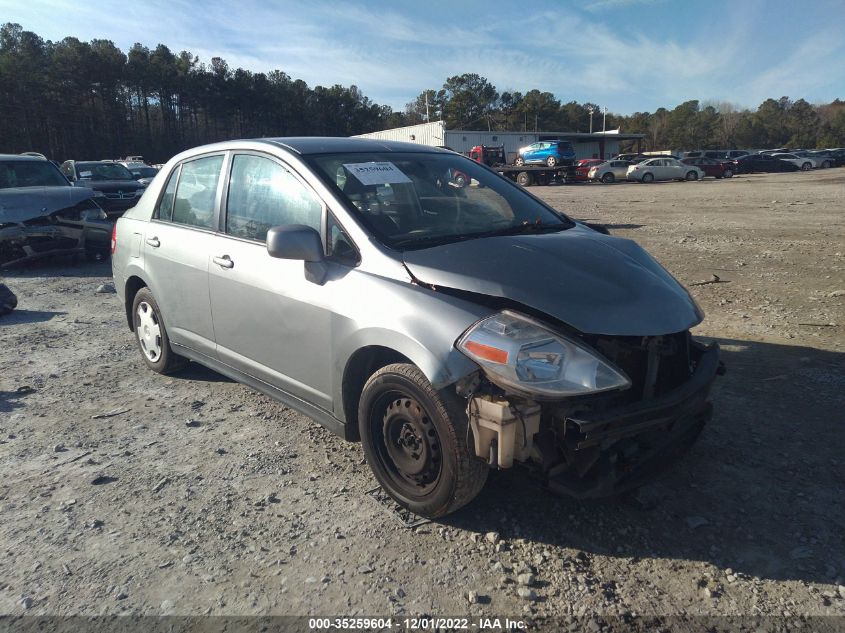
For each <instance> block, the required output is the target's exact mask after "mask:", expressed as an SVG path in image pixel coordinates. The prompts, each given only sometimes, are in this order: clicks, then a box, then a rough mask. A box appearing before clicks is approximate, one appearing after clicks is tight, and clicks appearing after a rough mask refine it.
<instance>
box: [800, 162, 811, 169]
mask: <svg viewBox="0 0 845 633" xmlns="http://www.w3.org/2000/svg"><path fill="white" fill-rule="evenodd" d="M812 168H813V166H812V165H811V164H810V163H804V164H803V165H801V171H810V170H811V169H812Z"/></svg>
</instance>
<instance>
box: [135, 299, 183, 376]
mask: <svg viewBox="0 0 845 633" xmlns="http://www.w3.org/2000/svg"><path fill="white" fill-rule="evenodd" d="M132 323H133V326H134V327H133V329H134V330H135V340H136V341H137V342H138V350H139V351H140V352H141V358H143V359H144V364H145V365H146V366H147V367H148V368H150V369H151V370H153V371H154V372H156V373H158V374H169V373H172V372H174V371H176V370H177V369H180V368H182V367H184V366H185V364H187V362H188V359H186V358H184V357H182V356H179V355H178V354H176V353H175V352H174V351H173V349H172V348H171V347H170V338H169V337H168V336H167V328H166V327H165V326H164V321H163V320H162V318H161V309H160V308H159V307H158V303H156V300H155V297H154V296H153V293H152V292H150V289H149V288H141V289H140V290H139V291H138V293H137V294H136V295H135V299H134V300H133V301H132ZM155 328H158V333H157V334H156V331H155Z"/></svg>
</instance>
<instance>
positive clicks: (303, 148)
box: [255, 136, 454, 156]
mask: <svg viewBox="0 0 845 633" xmlns="http://www.w3.org/2000/svg"><path fill="white" fill-rule="evenodd" d="M255 140H257V141H259V142H264V143H269V144H272V145H278V146H280V147H284V148H285V149H288V150H291V151H293V152H296V153H297V154H300V155H302V156H305V155H309V154H335V153H341V152H385V151H386V152H427V153H432V154H436V153H444V152H448V150H443V149H440V148H438V147H431V146H429V145H419V144H418V143H403V142H400V141H383V140H381V139H370V138H366V139H365V138H345V137H333V136H296V137H281V138H262V139H255ZM449 153H454V152H449Z"/></svg>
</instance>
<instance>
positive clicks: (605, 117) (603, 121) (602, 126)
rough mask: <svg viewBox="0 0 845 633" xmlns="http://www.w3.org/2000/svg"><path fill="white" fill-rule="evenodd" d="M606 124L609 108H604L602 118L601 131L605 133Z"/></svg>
mask: <svg viewBox="0 0 845 633" xmlns="http://www.w3.org/2000/svg"><path fill="white" fill-rule="evenodd" d="M605 123H607V106H604V114H602V117H601V131H602V133H604V130H605Z"/></svg>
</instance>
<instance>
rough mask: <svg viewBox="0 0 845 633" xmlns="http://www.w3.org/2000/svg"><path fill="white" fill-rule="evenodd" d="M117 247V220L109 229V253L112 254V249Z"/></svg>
mask: <svg viewBox="0 0 845 633" xmlns="http://www.w3.org/2000/svg"><path fill="white" fill-rule="evenodd" d="M115 248H117V222H115V223H114V226H113V227H112V229H111V254H112V255H114V249H115Z"/></svg>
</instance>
